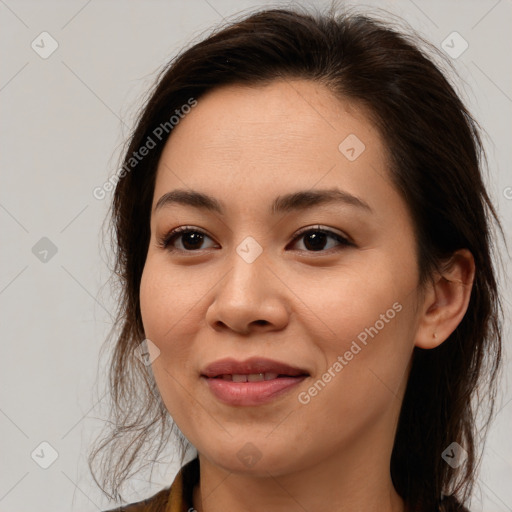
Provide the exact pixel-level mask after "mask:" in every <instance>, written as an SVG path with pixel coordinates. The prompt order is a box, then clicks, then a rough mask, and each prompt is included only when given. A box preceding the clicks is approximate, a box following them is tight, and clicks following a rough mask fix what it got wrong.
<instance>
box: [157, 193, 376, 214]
mask: <svg viewBox="0 0 512 512" xmlns="http://www.w3.org/2000/svg"><path fill="white" fill-rule="evenodd" d="M328 203H343V204H346V205H349V206H355V207H357V208H360V209H362V210H365V211H367V212H370V213H373V210H372V208H371V207H370V205H368V203H366V202H365V201H363V200H362V199H360V198H359V197H356V196H354V195H352V194H349V193H348V192H345V191H343V190H340V189H338V188H331V189H325V190H303V191H299V192H293V193H290V194H285V195H282V196H278V197H276V199H275V200H274V202H273V203H272V205H271V207H270V212H271V213H272V214H274V215H276V214H284V213H289V212H293V211H298V210H305V209H307V208H311V207H314V206H319V205H323V204H328ZM173 204H182V205H186V206H192V207H194V208H198V209H200V210H205V211H212V212H216V213H219V214H221V215H222V214H223V213H224V211H225V206H224V203H223V202H222V201H220V200H218V199H216V198H215V197H212V196H209V195H207V194H204V193H202V192H197V191H195V190H186V189H176V190H173V191H171V192H167V193H166V194H164V195H163V196H162V197H160V199H159V200H158V201H157V203H156V205H155V208H154V212H156V211H158V210H160V209H161V208H164V207H165V206H171V205H173Z"/></svg>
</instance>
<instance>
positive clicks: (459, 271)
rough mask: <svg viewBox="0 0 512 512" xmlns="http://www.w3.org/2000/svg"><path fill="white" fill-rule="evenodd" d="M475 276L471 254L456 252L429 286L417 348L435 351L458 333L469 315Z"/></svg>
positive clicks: (461, 251)
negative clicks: (460, 325) (434, 349)
mask: <svg viewBox="0 0 512 512" xmlns="http://www.w3.org/2000/svg"><path fill="white" fill-rule="evenodd" d="M474 277H475V261H474V258H473V255H472V254H471V252H469V251H468V250H467V249H461V250H459V251H456V252H455V253H454V254H453V256H452V257H451V258H450V261H449V262H448V263H447V265H446V266H445V269H444V270H443V271H442V272H441V274H438V275H437V276H436V278H435V279H434V280H433V281H432V282H431V283H429V284H428V285H427V286H428V288H427V291H426V293H425V294H424V302H423V312H422V313H421V318H420V319H419V325H418V329H417V331H416V338H415V346H417V347H419V348H423V349H432V348H436V347H438V346H439V345H441V343H443V342H444V341H445V340H446V339H447V338H448V337H449V336H450V335H451V334H452V333H453V331H455V329H456V328H457V326H458V325H459V324H460V322H461V321H462V319H463V318H464V315H465V314H466V311H467V308H468V305H469V300H470V298H471V290H472V288H473V281H474Z"/></svg>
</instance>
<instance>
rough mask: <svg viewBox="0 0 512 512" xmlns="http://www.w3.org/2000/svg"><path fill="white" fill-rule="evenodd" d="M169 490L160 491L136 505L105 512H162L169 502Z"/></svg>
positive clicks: (122, 506)
mask: <svg viewBox="0 0 512 512" xmlns="http://www.w3.org/2000/svg"><path fill="white" fill-rule="evenodd" d="M169 493H170V488H167V489H162V490H161V491H160V492H158V493H156V494H155V495H154V496H151V497H150V498H147V499H145V500H143V501H138V502H137V503H130V504H127V505H121V506H120V507H118V508H114V509H109V510H106V511H105V512H164V511H165V509H166V507H167V503H168V501H169Z"/></svg>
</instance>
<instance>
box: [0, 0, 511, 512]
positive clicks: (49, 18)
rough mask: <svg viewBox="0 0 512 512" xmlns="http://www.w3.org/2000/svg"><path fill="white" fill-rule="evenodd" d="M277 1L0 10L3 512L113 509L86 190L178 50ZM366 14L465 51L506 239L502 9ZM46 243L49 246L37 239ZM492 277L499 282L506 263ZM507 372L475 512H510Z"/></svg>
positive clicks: (96, 238) (410, 5) (104, 324)
mask: <svg viewBox="0 0 512 512" xmlns="http://www.w3.org/2000/svg"><path fill="white" fill-rule="evenodd" d="M287 3H288V2H287ZM287 3H284V2H274V3H272V4H270V3H268V2H258V1H239V2H235V1H234V0H208V1H207V0H190V1H187V2H177V1H165V2H164V1H145V2H142V1H130V2H122V1H120V0H116V1H114V0H110V1H99V0H89V1H86V0H82V1H66V2H64V1H61V2H55V1H54V2H50V1H21V0H0V16H1V21H0V23H1V32H0V34H1V35H0V38H1V46H0V51H1V62H2V66H1V70H0V109H1V112H0V115H1V141H2V150H1V152H0V166H1V170H2V187H1V189H0V227H1V233H2V252H1V265H0V308H1V315H2V320H1V329H2V331H1V332H2V348H3V357H2V358H1V361H0V372H1V373H0V375H1V377H0V378H1V384H2V385H1V388H0V389H1V391H0V428H1V433H2V435H1V438H0V443H1V461H2V463H1V467H0V475H1V479H0V510H1V511H10V512H19V511H29V510H39V511H41V512H44V511H50V510H51V511H53V512H59V511H70V510H73V511H75V510H76V511H78V510H80V511H83V512H87V511H96V510H100V509H104V508H109V507H111V506H113V505H112V504H109V503H108V502H107V501H106V500H105V499H104V498H103V497H102V495H101V494H100V492H99V490H98V489H97V488H96V487H95V485H94V483H93V481H92V478H91V476H90V474H89V471H88V468H87V465H86V453H87V448H88V446H89V443H90V442H91V440H92V439H93V437H94V436H95V435H96V434H97V433H98V429H99V428H100V427H101V425H102V419H101V418H102V417H104V414H105V413H106V411H105V408H104V407H103V408H102V405H103V403H104V400H103V393H104V388H105V379H104V374H105V372H104V365H105V362H104V360H103V362H101V364H100V365H99V364H98V359H99V351H100V347H101V345H102V343H103V341H104V339H105V337H106V335H107V333H108V330H109V328H110V325H111V314H110V313H109V312H112V313H113V312H114V309H115V297H113V296H112V294H111V293H110V291H109V288H108V283H107V279H108V276H109V270H108V266H107V254H108V248H107V249H102V243H103V242H102V235H101V227H102V223H103V220H104V218H105V216H106V214H107V208H108V200H109V199H110V194H108V195H107V198H105V199H104V200H97V199H95V198H94V197H93V195H92V190H93V189H94V187H97V186H101V185H102V184H103V183H104V182H105V180H106V179H107V177H108V176H109V175H111V174H113V173H114V172H115V171H116V164H117V161H118V160H117V159H118V157H119V148H120V144H121V143H122V142H123V140H124V137H125V136H126V135H127V134H128V133H129V128H130V127H131V126H132V122H133V116H134V113H135V111H136V109H137V107H138V106H139V105H140V100H141V97H142V94H143V93H144V92H145V91H146V90H147V88H148V87H149V86H150V85H151V84H152V81H153V79H154V77H155V72H156V71H157V70H158V69H160V68H161V67H162V66H163V65H164V64H165V62H167V61H168V60H169V59H170V57H172V56H173V55H174V54H175V53H176V52H177V51H178V50H179V48H181V47H182V46H184V45H186V44H188V43H189V42H191V41H192V40H193V39H195V38H198V37H200V36H201V34H202V33H203V32H204V31H205V30H206V29H208V28H210V27H212V26H213V25H216V24H218V23H219V22H222V20H223V18H226V17H229V16H231V15H232V14H234V13H236V12H239V11H240V10H244V9H247V8H254V7H258V6H265V5H266V6H270V5H272V6H275V5H286V4H287ZM325 3H326V2H316V5H318V6H321V5H323V4H325ZM351 3H353V2H351ZM377 4H379V6H380V7H383V8H386V9H387V10H389V11H390V12H392V13H395V14H397V15H399V16H401V17H403V18H405V19H406V20H407V21H408V22H409V23H410V24H411V25H412V26H413V27H414V28H415V29H416V30H418V31H419V32H420V33H421V34H422V35H424V36H425V37H426V38H427V39H428V40H429V41H431V42H432V43H434V44H435V45H437V46H438V47H441V43H442V41H443V40H445V39H446V37H447V36H448V35H449V34H451V33H452V32H453V31H457V32H459V33H460V34H461V35H462V37H463V38H464V39H465V40H466V41H467V42H468V44H469V47H468V49H467V50H466V51H465V52H464V53H463V54H462V55H461V56H460V57H458V58H456V59H452V61H453V64H454V65H455V67H456V69H457V71H458V73H459V74H460V77H461V80H458V79H455V78H454V80H457V82H456V84H457V88H458V90H459V91H460V93H461V94H462V95H463V97H464V99H465V100H466V101H467V103H468V104H469V107H470V109H471V111H472V112H473V113H474V115H475V116H476V118H477V119H478V120H479V121H480V122H481V124H482V126H483V127H484V129H485V131H486V135H485V144H486V148H487V151H488V155H489V163H490V171H491V172H490V177H489V180H488V183H489V190H490V193H491V195H492V197H493V199H494V201H495V203H496V205H497V207H498V209H499V212H500V214H501V216H502V218H503V221H504V225H505V228H506V231H507V237H508V238H509V239H510V234H511V230H512V225H511V224H512V223H511V222H510V219H512V215H511V214H512V188H511V187H512V175H511V172H510V169H511V153H510V143H511V133H512V121H511V120H512V115H511V110H512V73H511V66H510V55H511V54H512V38H511V27H512V2H511V1H510V0H500V1H497V0H489V1H487V0H481V1H475V0H472V1H464V2H462V1H453V0H452V1H446V0H444V1H438V2H434V1H428V2H427V1H421V0H414V1H412V0H394V1H393V0H388V1H386V2H365V4H364V5H368V6H371V5H377ZM302 5H307V4H306V3H305V2H302ZM43 31H47V32H49V33H50V34H51V36H52V37H53V38H54V39H55V40H56V41H57V42H58V45H59V46H58V49H57V50H56V51H55V52H54V53H53V54H52V55H51V56H50V57H48V58H47V59H43V58H41V57H40V56H39V54H38V53H36V51H34V49H32V47H31V43H32V41H34V40H35V41H36V43H37V42H38V41H40V38H38V36H39V34H41V32H43ZM39 44H40V46H42V45H41V43H39ZM457 44H459V43H457ZM45 48H46V49H48V48H49V40H46V43H45ZM40 51H42V49H41V50H40ZM43 237H46V238H47V239H49V240H50V241H51V244H49V242H48V241H47V240H43V241H40V240H41V238H43ZM36 244H38V245H36ZM34 246H35V249H34ZM55 249H56V250H57V252H56V253H55V254H53V252H52V250H53V251H55ZM45 250H47V251H48V253H45V252H44V251H45ZM45 260H46V261H45ZM504 263H505V272H506V274H511V265H510V260H509V259H508V258H505V259H504ZM501 282H502V283H503V290H504V292H505V303H504V304H505V308H506V314H507V318H508V320H507V325H506V326H505V333H504V334H505V339H506V347H507V348H506V350H507V352H508V356H509V354H510V344H509V343H508V340H509V339H510V333H511V329H510V320H509V319H510V316H511V315H510V311H511V309H510V304H511V302H512V301H511V287H510V285H509V283H508V282H507V281H506V276H505V275H502V276H501ZM507 364H508V366H507V367H506V368H505V371H504V379H503V382H502V384H501V394H500V397H499V401H498V409H499V410H500V411H499V414H498V416H497V418H496V420H495V422H494V423H493V426H492V429H491V433H490V437H489V440H488V443H487V446H486V452H485V457H484V462H483V467H482V471H481V475H480V479H479V481H478V489H477V492H476V493H475V496H474V501H473V507H472V510H473V511H474V512H478V511H482V510H485V512H493V511H496V512H498V511H499V512H502V511H503V512H504V511H512V487H511V486H510V482H512V442H511V437H510V426H511V424H512V421H511V420H512V402H511V400H512V393H511V390H510V386H509V380H510V379H509V376H510V369H511V366H510V364H509V363H507ZM43 441H46V442H48V443H50V445H51V446H52V447H53V448H54V449H55V450H56V452H57V453H58V458H57V459H56V460H55V462H54V463H53V464H52V465H51V466H50V467H49V468H48V469H42V468H41V467H40V466H39V465H38V464H36V462H35V461H34V460H33V458H32V457H31V453H33V451H34V450H36V449H37V450H36V454H37V453H39V455H40V456H39V459H38V458H37V455H34V458H35V459H36V460H39V461H40V462H41V461H43V459H44V458H45V457H46V458H47V459H46V461H47V462H48V461H49V459H48V457H49V453H50V452H49V450H48V449H47V448H46V449H45V448H44V447H43V452H41V448H38V447H39V445H40V443H41V442H43ZM42 453H43V454H44V456H43V455H41V454H42ZM168 461H169V462H168V463H165V464H159V465H158V466H157V467H156V470H155V472H154V473H153V476H152V479H151V480H150V476H149V473H148V472H142V473H140V474H139V475H137V476H136V477H135V478H133V479H132V481H131V483H130V489H131V494H130V492H129V493H127V496H128V498H133V500H135V499H141V498H142V497H146V496H149V495H151V494H153V493H154V492H156V491H158V490H160V489H161V488H163V487H164V486H168V485H169V484H170V482H171V481H172V478H173V477H174V475H175V473H176V471H177V470H178V466H177V461H176V459H173V458H172V449H170V450H169V458H168ZM43 462H44V461H43ZM507 484H508V485H507Z"/></svg>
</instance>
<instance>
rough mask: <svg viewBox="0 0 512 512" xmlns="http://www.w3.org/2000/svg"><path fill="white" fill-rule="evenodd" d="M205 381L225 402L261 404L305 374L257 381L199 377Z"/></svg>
mask: <svg viewBox="0 0 512 512" xmlns="http://www.w3.org/2000/svg"><path fill="white" fill-rule="evenodd" d="M201 378H202V379H204V380H205V381H206V383H207V384H208V387H209V388H210V391H211V392H212V393H213V394H214V395H215V396H216V397H217V398H218V399H219V400H220V401H221V402H224V403H225V404H229V405H261V404H265V403H268V402H270V401H272V400H274V399H275V398H277V397H279V396H281V395H283V394H285V393H287V392H288V391H291V389H292V388H294V387H295V386H297V385H298V384H300V383H301V382H302V381H303V380H304V379H305V378H306V376H305V375H302V376H300V377H279V378H277V379H271V380H263V381H259V382H232V381H229V380H224V379H222V378H220V379H212V378H208V377H201Z"/></svg>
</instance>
